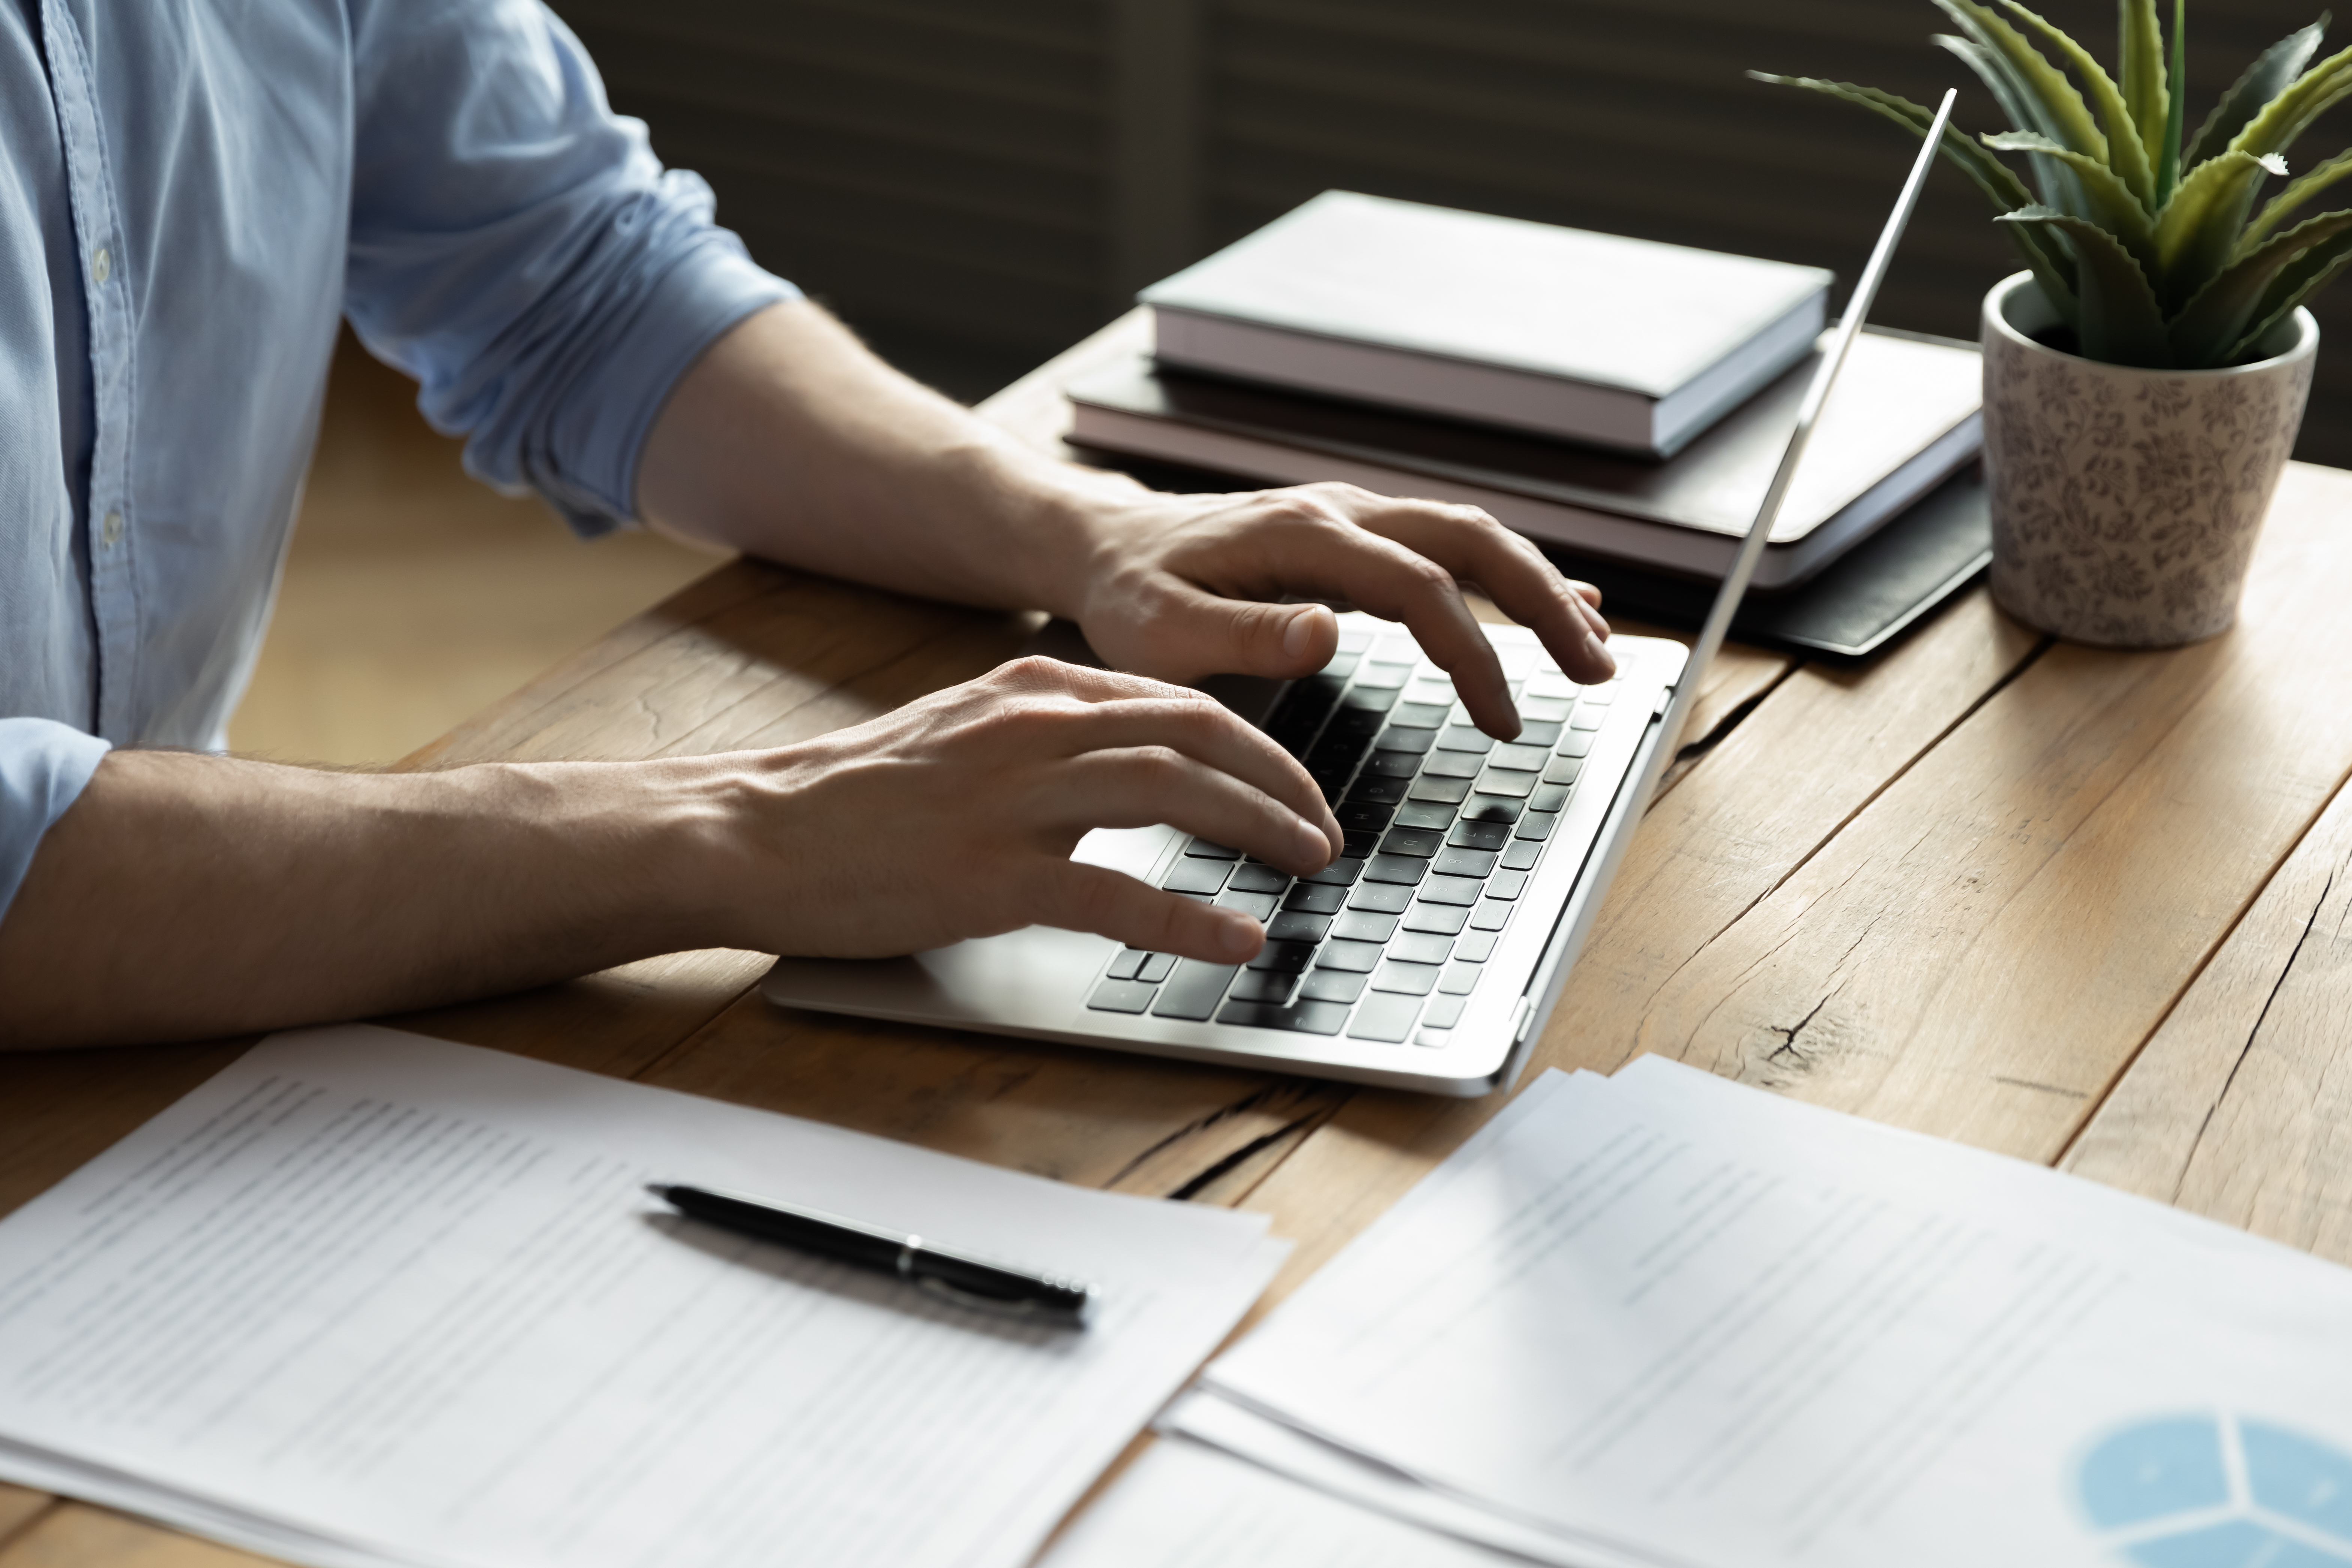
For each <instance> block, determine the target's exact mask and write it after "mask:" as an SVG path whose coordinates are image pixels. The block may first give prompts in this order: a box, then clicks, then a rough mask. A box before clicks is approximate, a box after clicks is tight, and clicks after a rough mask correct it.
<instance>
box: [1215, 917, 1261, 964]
mask: <svg viewBox="0 0 2352 1568" xmlns="http://www.w3.org/2000/svg"><path fill="white" fill-rule="evenodd" d="M1220 923H1221V924H1223V927H1224V930H1223V931H1222V932H1220V933H1219V935H1218V937H1217V947H1218V950H1219V951H1220V952H1223V953H1224V954H1225V955H1226V956H1227V957H1230V958H1235V959H1242V958H1247V957H1249V956H1250V954H1252V953H1254V952H1256V951H1257V947H1258V941H1259V939H1260V937H1262V936H1263V935H1264V934H1265V933H1264V931H1262V930H1261V928H1260V927H1259V925H1258V923H1257V921H1254V920H1249V919H1246V918H1244V919H1242V920H1237V921H1234V920H1229V921H1222V922H1220Z"/></svg>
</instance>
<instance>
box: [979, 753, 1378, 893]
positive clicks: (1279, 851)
mask: <svg viewBox="0 0 2352 1568" xmlns="http://www.w3.org/2000/svg"><path fill="white" fill-rule="evenodd" d="M1318 799H1319V797H1318ZM1023 815H1024V817H1028V818H1030V819H1032V820H1040V819H1042V821H1043V822H1044V823H1045V824H1047V825H1050V826H1052V827H1054V828H1055V830H1057V832H1058V833H1060V834H1065V835H1067V834H1076V833H1083V832H1085V831H1086V830H1087V829H1089V828H1095V827H1149V826H1152V825H1154V824H1156V823H1162V822H1164V823H1166V824H1168V825H1169V826H1171V827H1177V828H1181V829H1182V830H1183V831H1184V832H1186V833H1191V834H1194V835H1196V836H1198V837H1202V838H1206V839H1208V840H1209V841H1210V842H1212V843H1214V844H1224V845H1230V846H1231V847H1234V848H1236V849H1242V850H1246V851H1247V852H1248V853H1250V854H1252V855H1255V856H1256V857H1257V858H1259V859H1261V860H1264V861H1266V862H1267V863H1269V864H1271V865H1275V866H1279V867H1280V868H1283V869H1284V870H1286V871H1288V872H1290V873H1291V874H1292V875H1293V876H1298V877H1304V876H1310V875H1312V874H1313V873H1315V872H1317V871H1319V870H1321V869H1322V868H1324V867H1326V866H1328V865H1329V864H1330V863H1331V861H1332V860H1333V858H1335V857H1336V856H1337V855H1338V853H1339V848H1340V845H1339V842H1338V840H1337V837H1336V835H1337V831H1338V830H1337V826H1336V825H1335V826H1334V828H1333V830H1332V832H1331V833H1329V834H1327V833H1326V832H1325V831H1324V830H1323V828H1322V827H1320V826H1318V825H1317V824H1316V823H1315V822H1313V821H1312V820H1310V819H1308V818H1307V817H1304V816H1300V815H1299V813H1297V811H1295V810H1293V809H1292V808H1291V807H1290V806H1288V805H1285V804H1283V803H1282V802H1281V801H1278V800H1276V799H1275V798H1274V797H1273V796H1271V795H1267V794H1265V792H1264V791H1263V790H1259V789H1255V788H1253V787H1251V786H1250V785H1248V784H1244V783H1243V782H1242V781H1241V780H1239V779H1237V778H1235V777H1234V776H1233V775H1232V774H1231V773H1219V772H1218V771H1217V770H1216V769H1214V768H1212V767H1208V766H1206V765H1204V764H1202V763H1197V762H1194V761H1193V760H1192V758H1190V757H1188V756H1186V755H1184V753H1182V752H1178V751H1175V750H1172V749H1171V748H1169V747H1166V746H1134V747H1129V748H1128V749H1126V750H1123V751H1115V752H1110V751H1106V752H1087V754H1086V755H1084V756H1082V757H1076V758H1073V759H1072V760H1071V761H1070V762H1069V763H1066V764H1064V765H1063V766H1062V767H1060V768H1057V769H1055V771H1054V773H1052V774H1050V775H1049V782H1048V783H1047V784H1045V786H1044V787H1043V788H1042V789H1040V790H1039V791H1038V792H1037V793H1036V794H1035V795H1033V796H1032V797H1031V798H1030V800H1029V801H1027V802H1026V803H1024V811H1023Z"/></svg>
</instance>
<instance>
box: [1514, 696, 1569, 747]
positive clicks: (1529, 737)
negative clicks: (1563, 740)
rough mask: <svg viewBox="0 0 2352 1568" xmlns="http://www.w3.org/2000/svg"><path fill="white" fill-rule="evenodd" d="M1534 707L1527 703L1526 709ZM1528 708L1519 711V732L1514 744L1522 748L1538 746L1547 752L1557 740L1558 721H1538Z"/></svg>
mask: <svg viewBox="0 0 2352 1568" xmlns="http://www.w3.org/2000/svg"><path fill="white" fill-rule="evenodd" d="M1534 706H1535V704H1533V703H1529V704H1528V708H1532V707H1534ZM1528 708H1521V709H1520V710H1519V732H1518V735H1517V737H1516V743H1517V744H1518V745H1522V746H1540V747H1542V748H1543V749H1544V750H1545V751H1547V752H1548V751H1549V750H1551V748H1552V746H1553V744H1554V743H1555V742H1558V741H1559V721H1558V720H1552V721H1549V722H1547V721H1543V720H1540V719H1538V718H1536V717H1535V716H1534V715H1533V714H1531V713H1529V712H1528Z"/></svg>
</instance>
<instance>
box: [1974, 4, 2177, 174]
mask: <svg viewBox="0 0 2352 1568" xmlns="http://www.w3.org/2000/svg"><path fill="white" fill-rule="evenodd" d="M2000 3H2001V4H2002V5H2005V6H2007V7H2008V8H2009V9H2010V10H2011V12H2012V13H2014V14H2015V15H2016V16H2019V17H2020V18H2021V19H2022V20H2023V21H2024V23H2025V24H2026V26H2029V27H2031V28H2032V29H2033V31H2035V32H2037V33H2039V34H2041V35H2042V41H2043V42H2045V43H2047V44H2048V45H2050V47H2053V48H2054V49H2056V50H2057V51H2058V54H2059V57H2060V58H2063V60H2064V61H2065V62H2066V63H2067V64H2068V65H2069V66H2072V67H2073V68H2074V75H2075V76H2076V78H2078V79H2080V80H2081V81H2082V83H2083V86H2084V89H2085V90H2086V91H2088V92H2089V94H2090V99H2091V108H2092V110H2094V111H2095V113H2096V114H2097V115H2098V117H2099V125H2100V128H2101V129H2102V130H2103V131H2105V132H2106V138H2107V162H2106V167H2107V168H2108V170H2109V171H2110V172H2112V173H2113V174H2115V176H2116V178H2117V179H2119V180H2121V181H2122V182H2123V183H2124V185H2125V187H2126V189H2128V190H2129V191H2130V192H2131V194H2132V195H2133V196H2134V197H2136V198H2137V200H2138V201H2139V203H2140V205H2142V206H2143V207H2144V208H2146V209H2147V211H2149V212H2154V211H2155V210H2156V167H2155V165H2154V164H2153V163H2151V162H2150V161H2149V159H2148V155H2147V144H2146V143H2145V142H2141V140H2140V136H2139V127H2138V126H2137V124H2135V123H2134V122H2133V120H2132V113H2131V110H2130V108H2129V107H2128V106H2127V105H2126V103H2125V102H2124V95H2123V94H2122V93H2121V92H2120V91H2118V90H2117V89H2116V84H2115V81H2114V79H2112V78H2110V77H2109V76H2108V75H2107V73H2106V71H2105V69H2104V68H2102V67H2101V66H2100V64H2099V62H2098V61H2096V60H2095V59H2093V58H2091V54H2090V51H2089V50H2087V49H2085V48H2084V47H2083V46H2082V45H2080V44H2078V43H2076V42H2075V41H2074V39H2073V38H2071V37H2067V36H2066V34H2064V33H2063V32H2061V31H2060V30H2059V29H2058V28H2057V27H2055V26H2052V25H2051V24H2050V23H2049V22H2046V21H2044V20H2043V19H2042V17H2040V16H2036V15H2035V14H2034V13H2032V12H2031V11H2029V10H2027V9H2026V8H2025V7H2024V6H2023V5H2019V4H2018V0H2000Z"/></svg>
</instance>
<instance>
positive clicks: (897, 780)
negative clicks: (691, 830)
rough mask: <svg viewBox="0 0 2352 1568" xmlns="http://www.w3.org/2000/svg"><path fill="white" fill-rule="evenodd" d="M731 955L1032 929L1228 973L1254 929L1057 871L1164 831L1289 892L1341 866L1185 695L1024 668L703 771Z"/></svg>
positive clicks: (1247, 752) (1311, 826)
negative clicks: (1091, 848)
mask: <svg viewBox="0 0 2352 1568" xmlns="http://www.w3.org/2000/svg"><path fill="white" fill-rule="evenodd" d="M710 761H711V763H712V764H713V765H714V766H715V767H716V768H717V769H718V772H717V773H716V774H715V776H713V777H712V778H711V779H710V780H709V783H708V784H706V785H705V789H706V791H707V792H708V795H709V799H710V801H711V803H712V804H713V805H716V806H717V808H718V811H717V815H716V816H714V817H713V818H712V821H713V824H714V826H715V827H716V828H717V829H718V832H717V837H715V839H714V845H715V847H719V850H720V853H721V856H722V865H725V866H727V867H728V868H729V869H728V870H727V871H726V872H724V873H723V874H724V875H725V876H726V877H727V882H726V884H725V885H726V886H727V887H728V888H729V889H730V892H729V894H728V899H727V903H728V909H727V911H726V914H727V917H728V918H729V919H730V921H736V922H740V924H737V925H735V926H733V927H731V928H730V931H729V933H728V936H727V939H726V940H727V941H728V942H729V944H730V945H733V946H739V947H749V948H755V949H758V950H761V951H763V952H791V953H800V954H807V955H812V956H824V957H840V958H866V957H876V956H882V955H887V954H897V953H903V952H917V951H919V950H922V949H925V948H932V947H940V946H944V945H946V944H947V943H949V942H956V941H959V940H961V939H962V938H965V937H973V936H988V935H993V934H995V933H997V932H999V931H1013V930H1016V929H1018V928H1019V927H1022V926H1024V925H1032V924H1043V925H1054V926H1064V927H1067V928H1069V929H1071V930H1075V931H1094V932H1097V933H1098V934H1100V935H1103V936H1108V937H1115V938H1117V939H1118V940H1119V941H1121V942H1126V943H1127V944H1129V946H1132V947H1139V948H1148V949H1150V950H1152V951H1154V952H1173V953H1178V954H1181V955H1182V956H1184V957H1187V958H1202V959H1208V960H1212V961H1213V962H1216V963H1240V962H1242V961H1243V960H1244V959H1246V958H1248V957H1250V956H1251V955H1252V954H1253V953H1255V952H1256V951H1257V949H1258V946H1259V944H1260V942H1262V941H1263V940H1264V932H1263V931H1262V930H1261V929H1260V927H1259V925H1258V923H1257V921H1255V920H1253V919H1251V918H1250V917H1249V916H1248V915H1246V914H1244V913H1242V912H1241V911H1239V910H1226V909H1218V908H1214V907H1213V906H1210V905H1207V904H1204V903H1202V902H1199V901H1197V900H1192V899H1190V898H1187V897H1184V896H1183V895H1181V894H1177V893H1169V892H1162V891H1160V889H1156V888H1151V887H1147V886H1146V885H1145V884H1143V883H1142V882H1139V881H1138V880H1136V879H1134V878H1132V877H1129V876H1127V875H1125V874H1123V873H1121V872H1118V871H1113V870H1108V869H1106V868H1102V867H1098V866H1089V865H1084V864H1081V863H1078V862H1076V861H1073V860H1072V859H1071V858H1070V852H1071V850H1072V849H1074V848H1075V847H1076V845H1077V842H1078V840H1079V839H1080V838H1081V837H1084V836H1085V835H1086V833H1087V831H1088V830H1089V829H1092V828H1097V827H1144V826H1151V825H1153V824H1155V823H1167V824H1169V825H1171V826H1175V827H1178V828H1181V829H1182V830H1183V831H1185V832H1187V833H1193V834H1198V835H1200V836H1201V837H1204V838H1209V839H1213V840H1214V841H1216V842H1217V843H1220V844H1227V845H1231V846H1233V847H1235V848H1238V849H1241V850H1244V851H1245V852H1246V853H1249V854H1252V855H1255V856H1256V857H1257V858H1259V859H1262V860H1265V861H1267V862H1269V863H1271V864H1273V865H1276V866H1278V867H1281V868H1283V869H1285V870H1286V871H1289V872H1292V873H1293V874H1295V875H1305V874H1307V873H1309V872H1312V871H1316V870H1319V869H1321V868H1323V867H1324V866H1326V865H1328V864H1329V863H1330V861H1331V859H1332V858H1334V857H1335V856H1337V855H1338V854H1339V849H1340V846H1341V839H1340V833H1339V822H1338V820H1337V819H1336V818H1335V817H1333V816H1332V815H1331V810H1330V808H1329V807H1328V805H1325V804H1324V801H1323V797H1322V795H1321V793H1320V792H1319V791H1318V790H1317V788H1316V786H1315V784H1314V782H1313V781H1312V780H1310V779H1309V778H1308V777H1307V772H1306V770H1305V769H1304V768H1302V767H1300V766H1299V765H1298V763H1297V762H1295V761H1293V760H1292V759H1291V758H1290V757H1289V756H1287V755H1286V754H1285V753H1284V752H1282V751H1281V750H1280V748H1278V747H1276V745H1275V744H1274V742H1272V741H1270V740H1268V739H1267V738H1266V737H1265V735H1264V734H1263V733H1261V732H1259V731H1256V730H1255V729H1253V728H1251V727H1250V726H1249V725H1247V724H1245V723H1244V722H1243V721H1241V720H1239V719H1237V718H1235V717H1234V715H1233V714H1232V713H1230V712H1228V711H1227V710H1225V709H1223V707H1220V706H1219V705H1218V704H1217V703H1216V702H1214V701H1213V700H1210V699H1209V698H1206V697H1203V696H1202V694H1201V693H1199V692H1197V691H1192V690H1188V689H1184V688H1182V687H1178V686H1168V685H1164V684H1162V683H1160V682H1159V681H1156V680H1150V679H1144V678H1142V677H1140V676H1132V675H1118V674H1113V673H1110V672H1108V671H1104V670H1097V669H1088V668H1082V667H1079V666H1076V665H1068V664H1062V663H1058V662H1056V661H1055V660H1052V659H1045V658H1024V659H1017V660H1015V661H1013V663H1010V664H1007V665H1004V666H1003V667H1001V668H998V669H996V670H994V671H992V672H991V673H990V674H988V675H985V676H982V678H981V679H977V680H974V681H971V682H969V683H967V684H965V685H962V686H958V687H953V688H950V689H948V690H945V691H941V692H939V693H937V694H936V695H934V696H931V697H929V698H925V699H924V700H921V701H919V702H911V703H908V705H907V706H906V707H904V708H901V709H898V710H896V711H894V712H891V713H888V714H886V715H884V716H883V717H881V718H879V719H876V720H873V721H870V722H867V723H865V724H860V725H857V726H856V727H855V728H852V729H846V730H841V731H835V732H834V733H832V734H829V735H824V736H822V737H820V738H818V739H816V740H814V741H810V742H803V743H802V744H800V745H796V746H789V747H784V748H782V749H781V750H777V751H772V752H748V753H743V754H740V755H737V756H732V757H725V758H714V759H711V760H710Z"/></svg>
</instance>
